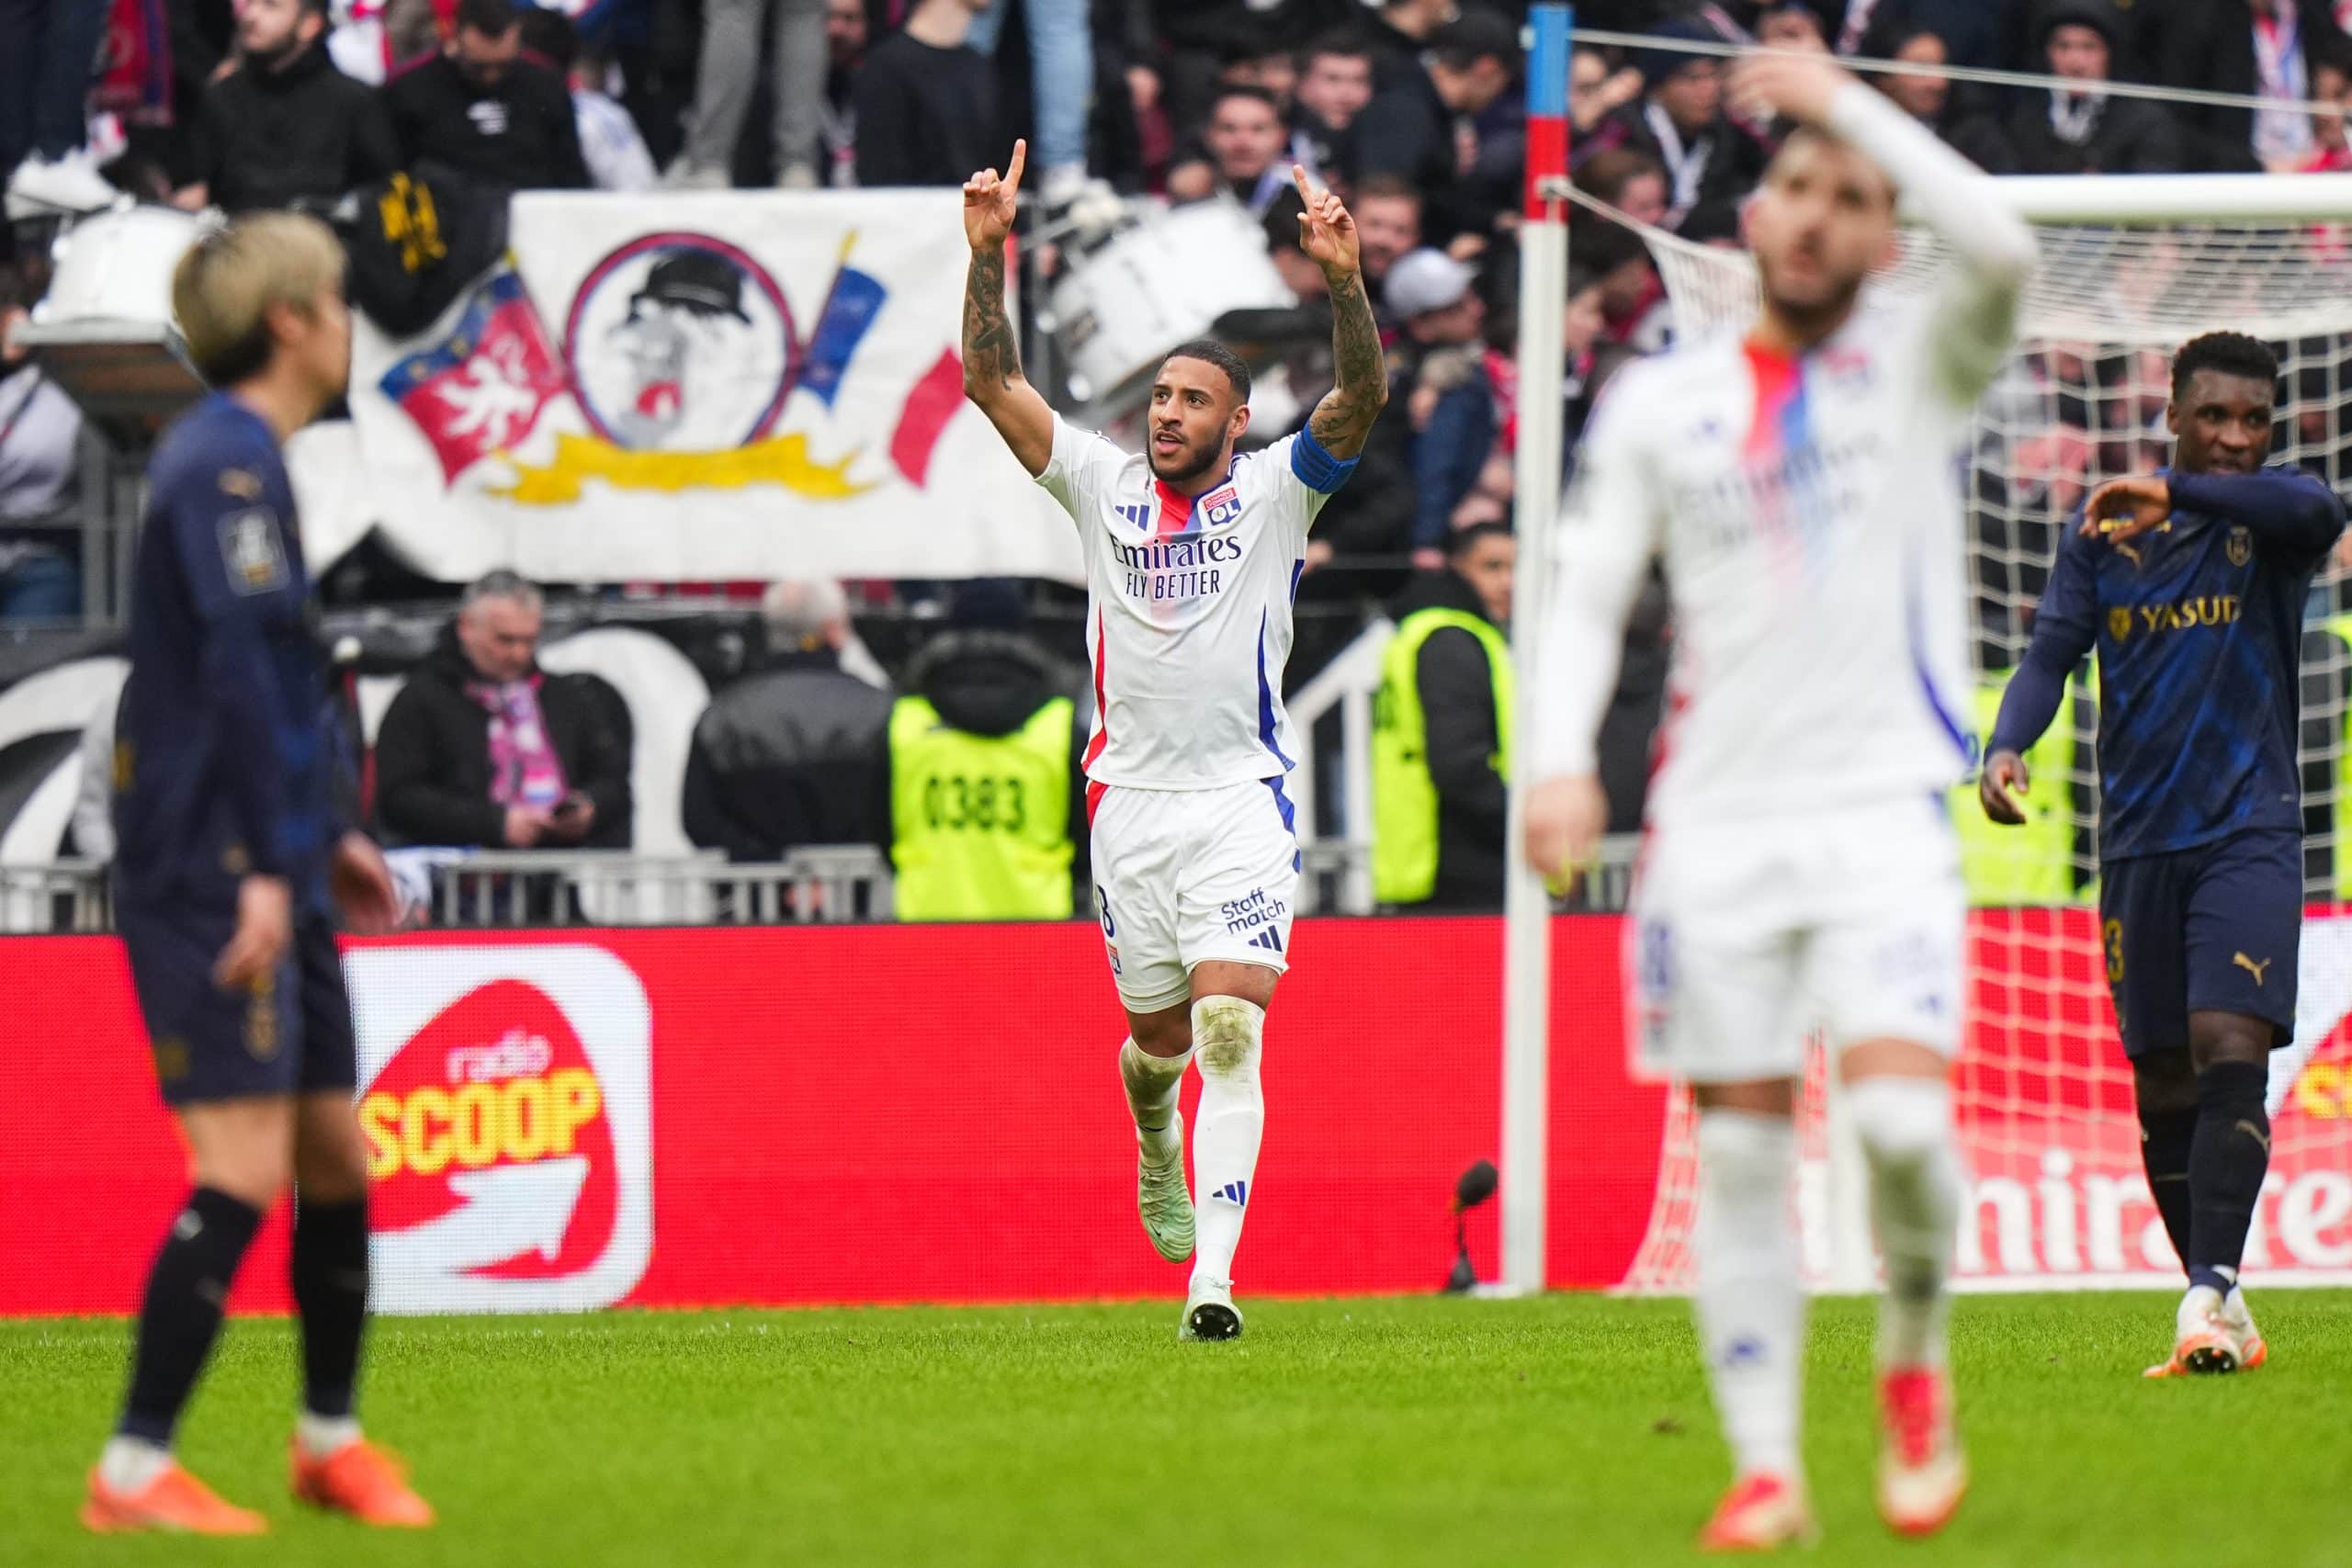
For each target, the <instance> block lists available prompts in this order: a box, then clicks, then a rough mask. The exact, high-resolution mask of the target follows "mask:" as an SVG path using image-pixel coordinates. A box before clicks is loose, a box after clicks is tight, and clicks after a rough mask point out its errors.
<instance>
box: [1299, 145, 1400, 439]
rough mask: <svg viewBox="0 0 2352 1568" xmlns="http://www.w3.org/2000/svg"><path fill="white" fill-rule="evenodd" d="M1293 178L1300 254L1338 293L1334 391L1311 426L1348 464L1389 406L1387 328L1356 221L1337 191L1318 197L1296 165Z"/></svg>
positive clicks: (1334, 320)
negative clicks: (1376, 312) (1376, 309)
mask: <svg viewBox="0 0 2352 1568" xmlns="http://www.w3.org/2000/svg"><path fill="white" fill-rule="evenodd" d="M1290 176H1291V178H1292V179H1293V180H1295V181H1296V182H1297V185H1298V199H1299V202H1300V204H1301V206H1302V207H1303V209H1304V210H1302V211H1301V212H1300V213H1299V215H1298V248H1299V249H1301V250H1303V251H1305V252H1306V254H1307V257H1308V259H1310V260H1312V261H1313V262H1314V263H1315V265H1317V266H1319V267H1321V268H1322V269H1323V281H1324V282H1325V283H1326V284H1328V285H1329V287H1330V290H1331V370H1332V377H1333V384H1332V387H1331V389H1330V390H1329V391H1328V392H1326V393H1324V394H1323V400H1322V401H1321V402H1318V403H1317V404H1316V405H1315V412H1314V413H1313V414H1312V415H1310V416H1309V417H1308V419H1307V421H1306V428H1307V430H1308V431H1309V432H1311V433H1312V434H1314V437H1315V441H1316V445H1317V446H1321V447H1322V448H1323V450H1325V451H1326V452H1329V454H1331V456H1332V457H1340V458H1348V457H1355V456H1357V455H1358V454H1359V453H1361V452H1363V443H1364V437H1365V436H1366V435H1368V434H1371V433H1372V422H1373V421H1374V420H1375V419H1377V418H1379V417H1380V408H1381V405H1382V404H1383V403H1385V402H1386V401H1387V400H1388V365H1387V361H1386V360H1385V358H1384V357H1383V355H1381V352H1380V328H1379V326H1378V325H1377V324H1376V323H1374V321H1373V319H1372V298H1371V296H1370V295H1368V294H1366V293H1365V292H1364V288H1363V266H1362V264H1361V259H1360V253H1359V251H1358V248H1357V243H1356V220H1354V219H1352V218H1351V217H1349V216H1348V209H1346V208H1345V207H1344V206H1342V205H1340V198H1339V197H1336V196H1333V195H1332V194H1331V193H1330V192H1329V191H1328V190H1327V191H1324V192H1322V193H1321V194H1319V195H1318V194H1317V192H1316V190H1315V188H1314V187H1313V186H1310V185H1308V184H1307V181H1306V170H1305V169H1303V168H1301V167H1300V166H1299V165H1297V164H1292V165H1291V169H1290Z"/></svg>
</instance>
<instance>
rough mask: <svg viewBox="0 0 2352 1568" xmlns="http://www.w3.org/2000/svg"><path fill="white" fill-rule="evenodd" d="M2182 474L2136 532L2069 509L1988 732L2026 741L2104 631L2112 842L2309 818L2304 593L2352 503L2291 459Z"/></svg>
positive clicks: (2103, 733)
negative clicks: (2302, 706) (2092, 526)
mask: <svg viewBox="0 0 2352 1568" xmlns="http://www.w3.org/2000/svg"><path fill="white" fill-rule="evenodd" d="M2168 478H2169V479H2170V483H2171V486H2172V497H2173V513H2172V517H2171V520H2170V521H2168V522H2166V523H2165V524H2163V525H2160V526H2158V527H2157V528H2155V529H2154V530H2151V531H2150V532H2148V533H2145V534H2143V535H2141V536H2139V537H2138V538H2136V539H2131V540H2127V541H2123V542H2120V543H2119V542H2112V541H2109V540H2108V539H2106V538H2104V537H2093V538H2088V539H2086V538H2082V537H2080V536H2077V535H2076V533H2075V525H2079V523H2080V521H2081V519H2080V518H2079V517H2077V518H2076V519H2075V522H2074V524H2072V525H2069V526H2068V528H2067V530H2066V536H2065V543H2064V546H2063V547H2061V548H2060V550H2059V552H2058V564H2057V568H2056V570H2054V571H2052V574H2051V579H2050V590H2049V592H2048V593H2047V594H2045V595H2044V597H2043V599H2042V601H2041V611H2040V613H2039V614H2038V615H2036V616H2035V618H2034V625H2033V642H2032V646H2031V647H2030V648H2029V649H2027V650H2026V659H2025V663H2024V664H2023V665H2022V666H2021V667H2020V668H2019V670H2018V674H2017V677H2016V678H2015V679H2013V680H2012V681H2011V682H2010V685H2009V690H2008V693H2007V695H2006V696H2005V697H2004V699H2003V701H2002V704H2001V713H2000V717H1999V720H1998V721H1997V722H1996V724H1995V726H1994V729H1993V738H1992V739H1991V741H1990V742H1989V743H1988V748H1989V750H1992V751H2001V750H2017V751H2019V752H2022V751H2024V750H2025V749H2026V747H2027V746H2029V745H2030V744H2031V742H2032V741H2033V740H2034V739H2035V738H2036V737H2038V736H2040V735H2041V731H2042V729H2043V728H2046V727H2047V726H2048V724H2049V722H2050V717H2051V715H2052V713H2054V712H2055V711H2056V706H2057V697H2058V694H2060V693H2062V692H2063V691H2064V682H2065V678H2066V674H2067V672H2068V671H2072V670H2073V669H2074V668H2075V665H2076V664H2077V663H2079V662H2080V661H2081V660H2082V657H2083V655H2084V654H2086V653H2087V652H2090V651H2091V650H2092V649H2094V648H2096V649H2097V650H2098V675H2099V713H2098V766H2099V790H2100V795H2099V800H2100V804H2099V858H2100V859H2102V860H2120V859H2123V858H2125V857H2128V856H2133V855H2148V854H2160V853H2165V852H2172V851H2176V850H2185V849H2191V848H2194V847H2196V846H2198V845H2199V844H2206V843H2211V842H2212V841H2213V840H2217V839H2222V838H2225V837H2227V836H2228V835H2230V834H2233V833H2236V832H2240V831H2243V830H2245V829H2264V828H2287V829H2294V830H2296V831H2297V832H2301V829H2302V789H2301V779H2300V778H2299V777H2298V775H2297V773H2296V770H2295V730H2296V722H2297V698H2298V695H2299V693H2298V675H2299V671H2300V663H2301V645H2302V626H2303V601H2304V599H2305V597H2306V595H2307V594H2308V593H2309V592H2310V590H2311V582H2312V573H2313V571H2315V570H2317V569H2318V567H2319V564H2320V563H2321V562H2322V561H2323V560H2324V559H2325V558H2326V557H2327V552H2328V550H2329V548H2330V547H2333V546H2334V544H2335V538H2336V536H2337V535H2338V534H2340V533H2341V532H2342V531H2343V528H2344V507H2343V503H2342V502H2340V501H2339V500H2337V498H2336V496H2335V492H2334V491H2331V490H2329V489H2328V488H2327V486H2326V485H2325V484H2324V482H2322V481H2321V480H2319V479H2313V478H2312V477H2311V476H2310V475H2307V474H2304V473H2301V472H2299V471H2297V470H2295V469H2292V468H2266V469H2264V470H2262V471H2261V472H2259V473H2254V474H2174V475H2169V476H2168ZM2040 787H2045V788H2046V787H2054V781H2053V783H2052V784H2044V785H2041V786H2040Z"/></svg>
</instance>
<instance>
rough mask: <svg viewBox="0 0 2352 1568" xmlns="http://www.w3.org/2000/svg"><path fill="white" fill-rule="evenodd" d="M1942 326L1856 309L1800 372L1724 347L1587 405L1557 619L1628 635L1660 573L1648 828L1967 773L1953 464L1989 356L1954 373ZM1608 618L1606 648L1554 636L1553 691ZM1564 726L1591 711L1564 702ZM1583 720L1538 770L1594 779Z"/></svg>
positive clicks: (1672, 361) (1569, 678) (1687, 352)
mask: <svg viewBox="0 0 2352 1568" xmlns="http://www.w3.org/2000/svg"><path fill="white" fill-rule="evenodd" d="M1935 316H1936V312H1934V311H1933V310H1926V311H1923V310H1918V309H1917V308H1916V307H1914V308H1911V309H1908V310H1906V309H1905V308H1902V307H1871V308H1866V309H1865V310H1861V311H1859V312H1857V314H1856V315H1855V317H1854V318H1853V319H1852V320H1851V321H1849V322H1848V323H1847V325H1846V326H1845V327H1844V328H1843V329H1842V330H1841V331H1839V332H1838V333H1836V334H1835V335H1834V336H1832V337H1831V338H1829V339H1828V340H1827V341H1826V342H1825V343H1823V344H1819V345H1818V346H1817V347H1815V349H1813V350H1812V351H1811V352H1809V353H1806V354H1804V355H1801V356H1799V357H1796V358H1788V357H1784V356H1777V355H1770V354H1768V353H1766V352H1764V351H1762V350H1758V349H1756V348H1754V347H1752V346H1751V345H1750V344H1747V342H1746V341H1745V340H1744V339H1743V338H1742V337H1741V336H1739V335H1737V334H1736V333H1726V334H1723V335H1719V336H1715V337H1712V338H1708V339H1704V340H1702V341H1699V342H1696V343H1693V344H1688V345H1685V346H1682V347H1679V348H1677V349H1674V350H1672V351H1670V352H1668V353H1667V354H1664V355H1659V356H1657V357H1656V358H1653V359H1649V360H1646V361H1643V362H1640V363H1636V364H1634V365H1629V366H1628V367H1625V368H1624V370H1623V371H1622V372H1621V373H1620V374H1619V376H1618V378H1617V379H1616V380H1615V382H1613V383H1612V384H1611V386H1610V388H1609V389H1608V390H1607V392H1606V394H1605V395H1604V396H1603V398H1602V400H1601V404H1600V408H1599V410H1598V411H1597V412H1596V414H1595V417H1594V421H1593V425H1592V428H1591V429H1590V430H1589V432H1588V433H1587V434H1586V437H1585V441H1584V445H1583V447H1582V450H1581V457H1580V463H1579V468H1578V470H1577V478H1576V482H1575V483H1574V485H1573V486H1572V487H1571V491H1570V494H1569V498H1568V501H1567V502H1566V518H1565V522H1564V530H1563V534H1562V548H1561V557H1562V559H1561V571H1562V580H1561V599H1560V600H1559V601H1558V602H1559V603H1561V604H1563V607H1564V609H1563V614H1564V615H1567V616H1569V617H1573V616H1574V615H1575V614H1576V611H1577V609H1579V608H1597V609H1601V610H1603V611H1604V612H1605V611H1606V610H1607V609H1608V608H1611V607H1615V608H1617V609H1618V610H1619V611H1620V612H1622V605H1623V603H1624V601H1625V600H1626V599H1627V598H1629V597H1630V596H1631V594H1632V593H1633V592H1634V590H1635V588H1636V587H1637V586H1638V583H1639V580H1640V577H1641V574H1642V572H1643V571H1644V570H1645V569H1646V566H1647V563H1648V562H1649V560H1650V559H1651V558H1653V557H1660V558H1663V560H1664V562H1665V567H1666V574H1667V579H1668V586H1669V588H1670V590H1671V592H1672V597H1673V605H1674V627H1675V644H1674V662H1673V675H1672V679H1671V681H1670V682H1669V684H1668V696H1667V705H1668V706H1667V715H1666V717H1665V719H1664V721H1663V723H1662V725H1661V728H1660V729H1659V732H1658V737H1657V742H1656V745H1655V748H1654V752H1653V759H1654V760H1653V766H1654V769H1655V777H1654V778H1653V781H1652V784H1651V791H1650V795H1649V805H1648V811H1647V815H1648V818H1649V820H1650V821H1651V823H1652V824H1653V825H1655V826H1665V825H1668V824H1670V823H1672V822H1674V821H1676V820H1684V821H1700V820H1709V819H1717V818H1726V817H1733V816H1742V815H1756V814H1759V813H1768V812H1781V811H1804V810H1807V809H1815V808H1818V807H1823V806H1824V805H1827V804H1847V803H1852V802H1855V801H1859V800H1867V799H1871V798H1887V797H1893V796H1915V797H1924V796H1926V795H1928V794H1929V793H1931V792H1937V791H1941V790H1943V789H1945V788H1947V787H1949V786H1950V785H1951V784H1952V783H1953V782H1954V781H1955V780H1957V779H1958V778H1960V777H1961V776H1962V773H1964V771H1965V769H1966V766H1967V761H1968V752H1969V748H1970V741H1969V730H1968V728H1967V726H1968V724H1969V722H1970V720H1969V719H1968V717H1967V715H1969V714H1970V712H1971V705H1970V703H1969V701H1968V698H1967V691H1968V688H1967V685H1966V675H1967V671H1968V660H1967V647H1966V640H1965V638H1966V623H1965V618H1964V612H1965V607H1966V600H1965V583H1964V578H1963V567H1962V562H1963V544H1964V540H1963V536H1962V514H1961V508H1960V498H1959V494H1958V480H1957V478H1956V471H1955V462H1956V459H1957V457H1958V455H1959V453H1960V450H1961V446H1962V440H1963V437H1964V435H1965V433H1966V429H1967V421H1968V412H1969V403H1968V398H1969V396H1970V395H1972V394H1973V387H1974V385H1981V380H1980V379H1979V377H1980V376H1981V374H1982V373H1983V370H1984V369H1985V367H1986V366H1988V365H1989V363H1991V362H1992V361H1996V360H1997V357H1998V355H1999V352H2000V349H2001V347H2002V346H2003V345H2002V344H2000V343H1998V342H1994V343H1990V344H1985V343H1979V344H1972V345H1970V346H1969V350H1968V352H1967V353H1966V354H1965V355H1963V357H1964V358H1965V360H1966V361H1968V363H1965V364H1962V365H1955V364H1953V355H1951V354H1950V353H1947V352H1944V350H1943V349H1942V348H1941V347H1939V340H1940V342H1942V343H1950V342H1951V341H1953V340H1952V331H1953V328H1954V327H1955V326H1956V324H1957V323H1956V322H1954V321H1951V320H1950V319H1947V320H1945V321H1942V322H1941V323H1940V324H1937V323H1936V322H1935ZM1572 579H1581V580H1582V581H1575V582H1572ZM1596 618H1602V617H1596ZM1622 618H1623V617H1622V613H1620V614H1618V615H1615V616H1614V618H1610V619H1609V622H1608V632H1607V637H1608V640H1607V641H1606V642H1605V643H1599V642H1589V638H1591V637H1592V628H1591V626H1589V624H1588V625H1585V626H1571V627H1561V626H1550V627H1547V628H1546V641H1547V648H1546V652H1545V665H1546V669H1547V672H1553V673H1555V675H1556V679H1557V682H1558V684H1559V685H1562V686H1568V687H1573V688H1581V687H1583V686H1587V685H1589V684H1590V683H1591V679H1592V678H1591V674H1590V672H1589V670H1566V669H1561V668H1560V667H1559V666H1557V665H1555V663H1554V654H1555V651H1556V652H1557V653H1558V654H1559V655H1560V657H1562V658H1564V659H1568V660H1572V661H1576V662H1583V663H1588V664H1589V662H1590V661H1591V660H1594V659H1595V658H1599V659H1605V660H1607V661H1608V668H1609V669H1611V670H1613V669H1614V668H1615V660H1614V659H1613V657H1612V655H1613V651H1614V649H1616V647H1617V646H1618V641H1617V634H1616V632H1615V629H1614V628H1615V627H1616V626H1618V625H1620V624H1622ZM1555 689H1556V687H1555ZM1547 695H1548V693H1547ZM1595 700H1597V701H1598V702H1602V703H1605V701H1606V692H1605V690H1603V691H1601V692H1600V694H1599V695H1598V698H1597V699H1595ZM1570 705H1571V706H1572V707H1575V708H1577V709H1583V708H1586V707H1589V706H1591V703H1590V702H1589V701H1588V700H1587V696H1586V694H1585V692H1584V691H1582V690H1581V689H1578V690H1577V691H1576V692H1575V694H1574V695H1573V696H1572V698H1571V699H1570ZM1597 718H1598V709H1597V707H1595V708H1593V711H1592V712H1590V713H1589V714H1586V713H1582V712H1579V713H1577V714H1574V715H1572V716H1570V717H1569V718H1568V719H1566V720H1564V721H1563V722H1564V723H1566V724H1569V725H1573V726H1580V727H1581V728H1583V729H1584V734H1583V735H1582V736H1581V737H1578V736H1575V735H1560V734H1555V733H1549V732H1547V733H1546V734H1545V735H1544V753H1545V754H1544V757H1543V759H1541V761H1543V762H1544V764H1546V765H1545V768H1544V771H1546V772H1589V771H1591V761H1592V752H1591V748H1592V739H1591V733H1590V731H1591V729H1592V728H1593V724H1594V721H1597Z"/></svg>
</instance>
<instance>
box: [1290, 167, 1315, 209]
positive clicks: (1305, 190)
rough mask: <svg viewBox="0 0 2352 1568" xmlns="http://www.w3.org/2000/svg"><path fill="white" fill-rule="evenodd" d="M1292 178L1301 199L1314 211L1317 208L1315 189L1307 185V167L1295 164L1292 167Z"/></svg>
mask: <svg viewBox="0 0 2352 1568" xmlns="http://www.w3.org/2000/svg"><path fill="white" fill-rule="evenodd" d="M1290 177H1291V180H1292V182H1293V183H1294V184H1295V185H1296V186H1298V196H1299V199H1300V200H1301V201H1304V202H1305V203H1306V207H1307V209H1308V210H1309V211H1313V210H1314V208H1315V187H1314V186H1311V185H1309V184H1307V183H1306V164H1292V165H1291V166H1290Z"/></svg>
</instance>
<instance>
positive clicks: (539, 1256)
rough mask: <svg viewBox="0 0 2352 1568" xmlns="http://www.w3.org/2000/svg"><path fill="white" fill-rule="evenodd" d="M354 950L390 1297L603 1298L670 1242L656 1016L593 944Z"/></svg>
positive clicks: (466, 1305)
mask: <svg viewBox="0 0 2352 1568" xmlns="http://www.w3.org/2000/svg"><path fill="white" fill-rule="evenodd" d="M395 956H396V955H395V954H394V953H390V951H386V950H371V949H362V950H358V951H355V952H353V953H350V954H349V955H348V959H349V970H350V975H351V980H352V1001H353V1012H354V1015H355V1017H356V1020H357V1021H358V1026H359V1049H360V1069H361V1075H362V1078H363V1086H362V1088H361V1090H360V1096H359V1119H360V1125H361V1127H362V1129H363V1130H364V1131H365V1133H366V1134H367V1137H368V1153H369V1175H370V1178H371V1179H372V1181H373V1187H372V1190H371V1193H372V1196H371V1202H372V1207H373V1211H374V1213H373V1218H374V1223H375V1232H376V1234H375V1242H374V1247H375V1254H374V1264H375V1273H376V1295H377V1305H378V1306H379V1309H380V1310H383V1311H387V1312H452V1311H469V1310H470V1311H516V1312H522V1311H545V1310H549V1309H555V1310H565V1309H583V1308H589V1307H597V1306H605V1305H609V1304H611V1303H615V1302H617V1301H619V1300H620V1299H622V1297H624V1296H626V1295H627V1294H628V1292H629V1290H630V1289H632V1288H633V1287H634V1286H635V1285H636V1283H637V1281H638V1280H639V1278H640V1277H641V1276H642V1275H643V1273H644V1271H645V1265H646V1262H647V1260H648V1259H649V1258H650V1256H651V1252H652V1208H653V1205H652V1157H651V1156H652V1150H651V1137H650V1133H651V1126H650V1122H651V1105H650V1059H649V1044H650V1011H649V1010H648V1008H647V1004H646V999H645V992H644V988H643V987H642V986H641V985H639V982H638V979H637V976H635V975H634V974H633V973H632V972H631V971H630V970H629V969H628V966H627V965H626V964H622V963H621V962H620V961H619V960H618V959H617V958H616V957H615V956H614V955H613V954H612V953H608V952H606V951H605V950H603V949H601V948H594V947H571V946H563V947H485V948H447V949H432V950H428V951H424V952H419V951H415V950H411V951H408V952H405V953H399V954H397V957H398V959H399V962H398V963H397V964H394V963H393V962H392V960H393V959H394V957H395Z"/></svg>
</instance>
